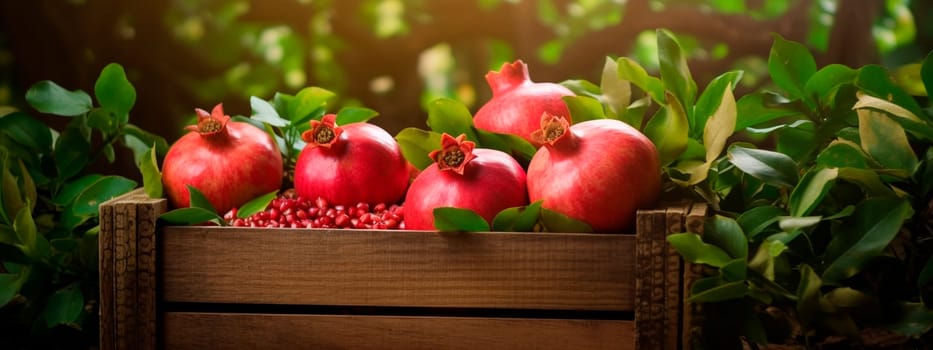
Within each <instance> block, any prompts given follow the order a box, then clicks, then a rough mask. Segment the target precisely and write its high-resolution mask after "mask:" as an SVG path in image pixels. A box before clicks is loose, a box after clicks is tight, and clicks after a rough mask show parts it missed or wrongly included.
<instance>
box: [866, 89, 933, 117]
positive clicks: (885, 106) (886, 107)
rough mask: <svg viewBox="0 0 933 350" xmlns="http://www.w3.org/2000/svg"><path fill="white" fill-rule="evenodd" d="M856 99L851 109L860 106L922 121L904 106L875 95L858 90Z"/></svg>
mask: <svg viewBox="0 0 933 350" xmlns="http://www.w3.org/2000/svg"><path fill="white" fill-rule="evenodd" d="M857 96H858V101H857V102H856V103H855V105H854V106H852V109H862V108H871V109H874V110H877V111H880V112H885V113H888V114H890V115H891V116H892V117H896V118H899V119H903V120H908V121H912V122H917V123H921V122H923V120H922V119H920V117H918V116H917V115H916V114H914V113H913V112H911V111H909V110H907V109H906V108H904V107H902V106H900V105H898V104H895V103H893V102H891V101H888V100H884V99H880V98H877V97H875V96H872V95H869V94H866V93H863V92H858V94H857Z"/></svg>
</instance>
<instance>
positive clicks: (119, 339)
mask: <svg viewBox="0 0 933 350" xmlns="http://www.w3.org/2000/svg"><path fill="white" fill-rule="evenodd" d="M114 216H115V217H116V221H115V222H114V230H113V231H114V294H113V298H114V315H115V316H114V318H115V320H116V326H115V327H114V329H115V334H116V336H115V339H114V347H115V348H116V349H126V348H128V345H129V344H136V342H137V340H138V338H137V336H136V330H137V329H138V327H139V326H138V324H137V322H136V204H135V203H134V202H125V201H120V202H117V203H116V204H115V205H114Z"/></svg>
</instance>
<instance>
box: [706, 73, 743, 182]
mask: <svg viewBox="0 0 933 350" xmlns="http://www.w3.org/2000/svg"><path fill="white" fill-rule="evenodd" d="M721 96H722V99H721V101H720V102H719V105H718V107H717V108H716V110H715V111H714V112H713V114H712V116H711V117H710V118H709V119H708V120H704V122H705V123H706V126H705V127H704V128H703V146H705V147H706V162H707V163H710V164H712V162H713V161H714V160H716V159H717V158H719V155H720V154H721V153H722V150H723V149H724V148H725V147H726V141H727V140H728V139H729V136H732V130H733V128H735V122H736V115H737V112H736V105H735V97H734V96H733V95H732V87H731V85H726V88H725V90H723V93H722V95H721Z"/></svg>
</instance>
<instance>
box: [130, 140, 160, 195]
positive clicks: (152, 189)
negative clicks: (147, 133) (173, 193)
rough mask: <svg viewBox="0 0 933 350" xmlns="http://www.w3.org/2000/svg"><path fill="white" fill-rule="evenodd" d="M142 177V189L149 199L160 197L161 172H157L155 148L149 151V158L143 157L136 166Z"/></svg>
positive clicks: (157, 164)
mask: <svg viewBox="0 0 933 350" xmlns="http://www.w3.org/2000/svg"><path fill="white" fill-rule="evenodd" d="M136 166H137V168H139V172H140V173H141V174H142V176H143V188H144V189H145V190H146V195H148V196H149V198H160V197H162V172H161V171H159V160H158V158H157V157H156V147H155V146H154V145H153V146H152V148H150V149H149V156H148V157H144V158H143V159H142V160H141V161H140V162H139V163H137V164H136Z"/></svg>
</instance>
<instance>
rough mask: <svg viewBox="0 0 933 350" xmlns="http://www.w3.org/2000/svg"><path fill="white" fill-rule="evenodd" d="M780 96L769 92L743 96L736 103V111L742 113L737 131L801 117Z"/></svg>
mask: <svg viewBox="0 0 933 350" xmlns="http://www.w3.org/2000/svg"><path fill="white" fill-rule="evenodd" d="M787 102H788V101H786V100H785V99H784V97H782V96H780V95H776V94H773V93H768V92H759V93H751V94H746V95H744V96H742V97H741V98H740V99H739V101H738V102H736V109H737V110H739V111H742V113H741V114H739V117H740V118H738V119H737V120H736V123H735V131H741V130H745V128H748V127H753V126H757V125H760V124H764V123H767V122H770V121H772V120H776V119H779V118H784V117H790V116H794V115H800V113H801V112H800V111H798V110H796V109H794V108H792V107H791V106H790V105H789V104H788V103H787Z"/></svg>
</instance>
